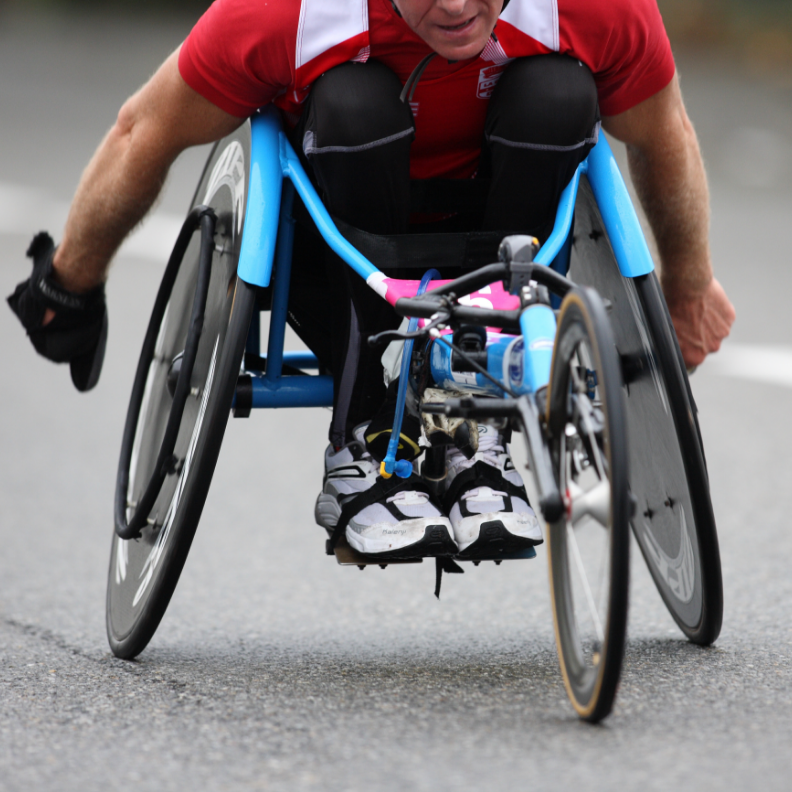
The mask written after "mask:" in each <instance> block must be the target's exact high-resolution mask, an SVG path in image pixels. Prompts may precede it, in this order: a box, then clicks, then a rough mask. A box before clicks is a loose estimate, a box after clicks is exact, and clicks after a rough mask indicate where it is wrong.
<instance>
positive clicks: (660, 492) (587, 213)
mask: <svg viewBox="0 0 792 792" xmlns="http://www.w3.org/2000/svg"><path fill="white" fill-rule="evenodd" d="M569 276H570V277H571V278H572V280H574V281H575V282H576V283H581V284H587V285H591V286H593V287H594V288H596V290H597V291H598V292H599V294H600V295H601V296H602V297H603V298H604V299H605V300H606V301H607V303H606V304H607V308H608V318H609V319H610V323H611V326H612V328H613V334H614V338H615V341H616V346H617V348H618V350H619V355H620V358H621V363H622V373H623V379H624V393H625V406H626V412H627V429H628V436H629V442H630V489H631V492H632V494H633V495H634V497H635V499H636V509H635V514H634V517H633V519H632V529H633V534H634V536H635V538H636V540H637V541H638V545H639V547H640V548H641V553H642V555H643V557H644V559H645V561H646V564H647V566H648V568H649V572H650V573H651V575H652V578H653V580H654V582H655V585H656V587H657V590H658V592H659V593H660V596H661V597H662V599H663V601H664V602H665V604H666V607H667V608H668V610H669V613H670V614H671V616H672V617H673V618H674V620H675V621H676V623H677V625H679V628H680V629H681V630H682V632H683V633H684V634H685V635H686V636H687V637H688V638H689V639H690V640H691V641H692V642H694V643H697V644H700V645H709V644H711V643H712V642H713V641H715V639H716V638H717V637H718V635H719V634H720V629H721V624H722V620H723V583H722V577H721V564H720V551H719V548H718V536H717V530H716V526H715V518H714V515H713V511H712V503H711V500H710V489H709V480H708V476H707V469H706V463H705V458H704V449H703V446H702V443H701V435H700V432H699V427H698V420H697V417H696V405H695V402H694V400H693V396H692V393H691V391H690V384H689V382H688V378H687V372H686V371H685V368H684V366H683V365H682V362H681V360H682V358H681V354H680V352H679V346H678V343H677V339H676V334H675V333H674V330H673V326H672V324H671V320H670V317H669V315H668V309H667V308H666V305H665V300H664V299H663V296H662V292H661V291H660V287H659V284H658V282H657V277H656V276H655V274H654V273H651V274H649V275H645V276H641V277H638V278H625V277H623V276H622V275H621V273H620V272H619V268H618V265H617V263H616V259H615V256H614V254H613V249H612V248H611V245H610V242H609V240H608V236H607V234H606V233H605V230H604V227H603V223H602V218H601V216H600V213H599V210H598V209H597V206H596V202H595V200H594V197H593V195H592V193H591V188H590V187H589V185H588V183H587V182H586V180H585V179H582V180H581V189H580V193H579V195H578V202H577V206H576V211H575V236H574V244H573V246H572V260H571V266H570V271H569Z"/></svg>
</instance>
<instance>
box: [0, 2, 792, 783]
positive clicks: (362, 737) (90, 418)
mask: <svg viewBox="0 0 792 792" xmlns="http://www.w3.org/2000/svg"><path fill="white" fill-rule="evenodd" d="M189 24H190V23H189V21H188V20H187V21H186V20H183V19H172V20H169V21H157V22H129V21H125V22H114V23H111V22H107V21H104V22H103V21H101V20H96V19H90V18H85V19H82V18H81V19H72V20H69V19H62V18H61V19H48V18H40V19H39V18H30V17H23V16H19V15H18V14H17V15H10V14H7V15H6V16H4V17H2V16H0V241H1V242H2V249H1V250H2V252H0V287H1V288H0V290H2V292H3V294H7V293H10V292H11V291H12V290H13V287H14V285H15V284H16V283H17V282H18V281H19V280H22V279H23V278H25V277H27V275H28V274H29V269H28V267H29V265H28V262H27V260H26V259H25V257H24V252H25V249H26V245H27V243H28V242H29V240H30V237H31V236H32V234H33V233H34V232H36V231H38V230H40V229H42V228H48V229H49V230H50V231H51V232H53V233H54V234H55V235H56V236H57V235H59V234H60V232H61V229H62V223H63V220H64V217H65V212H66V209H67V206H68V201H69V200H70V197H71V194H72V191H73V189H74V186H75V184H76V181H77V179H78V177H79V175H80V172H81V170H82V168H83V166H84V164H85V162H86V161H87V158H88V157H89V155H90V153H91V151H92V150H93V148H94V147H95V145H96V144H97V143H98V141H99V140H100V138H101V136H102V134H103V133H104V131H105V130H106V129H107V128H108V127H109V126H110V124H111V123H112V121H113V119H114V114H115V112H116V109H117V108H118V106H119V105H120V103H121V102H122V101H123V99H124V98H125V96H126V95H127V94H129V93H130V92H131V91H132V90H134V89H135V88H136V87H137V86H138V85H139V84H141V83H142V82H143V81H144V80H145V79H146V78H147V76H148V75H149V74H150V73H151V72H152V71H153V69H154V68H155V67H156V65H157V64H158V63H159V62H160V61H161V60H162V59H163V58H164V57H165V56H166V55H167V54H168V52H170V51H171V50H172V49H173V48H175V47H176V46H177V45H178V43H179V41H180V40H181V38H182V37H183V36H184V35H185V34H186V32H187V31H188V30H189ZM680 69H681V71H682V74H683V85H684V89H685V93H686V96H687V99H688V102H689V106H690V112H691V115H692V117H693V119H694V121H695V123H696V124H697V127H698V130H699V132H700V135H701V139H702V146H703V150H704V155H705V157H706V159H707V162H708V166H709V169H710V176H711V184H712V193H713V224H712V239H713V247H714V252H715V262H716V266H717V270H718V274H719V276H720V278H721V280H722V282H723V283H724V285H725V286H726V288H727V291H728V292H729V293H730V295H731V297H732V299H733V301H734V302H735V304H736V307H737V312H738V317H739V319H738V323H737V324H736V325H735V328H734V333H733V337H732V339H731V340H730V341H729V343H728V345H727V346H726V347H725V348H724V350H723V352H722V353H721V354H720V355H718V356H716V357H715V358H714V359H712V361H711V362H708V363H707V364H705V365H704V366H702V367H701V369H700V370H699V372H698V373H697V374H696V375H695V377H694V379H693V387H694V391H695V395H696V398H697V400H698V404H699V407H700V411H701V423H702V430H703V433H704V438H705V445H706V450H707V456H708V460H709V468H710V473H711V478H712V495H713V501H714V507H715V512H716V516H717V520H718V526H719V532H720V538H721V547H722V555H723V569H724V578H725V593H726V611H725V621H724V627H723V633H722V635H721V637H720V639H719V640H718V642H717V644H716V645H715V646H714V647H713V648H711V649H709V650H702V649H699V648H696V647H694V646H692V645H690V644H688V643H687V642H686V641H685V640H684V639H683V637H682V635H681V634H680V633H679V631H678V630H677V628H676V627H675V625H674V624H673V622H672V620H671V618H670V617H669V616H668V614H667V613H666V612H665V609H664V606H663V605H662V603H661V601H660V599H659V597H658V596H657V594H656V592H655V591H654V588H653V585H652V583H651V581H650V579H649V577H648V574H647V573H646V571H645V569H644V566H643V561H642V559H641V558H640V555H639V554H638V553H637V552H636V553H634V555H633V561H634V563H633V574H632V602H631V610H630V627H629V632H630V634H629V643H628V647H627V656H626V662H625V667H624V674H623V679H622V683H621V688H620V691H619V696H618V700H617V704H616V707H615V710H614V712H613V714H612V715H611V717H610V718H609V719H608V720H607V721H606V722H605V723H604V724H603V725H601V726H598V727H592V726H588V725H585V724H582V723H580V722H578V720H577V718H576V716H575V715H574V714H573V711H572V708H571V706H570V705H569V703H568V701H567V698H566V694H565V692H564V688H563V684H562V681H561V677H560V673H559V670H558V665H557V660H556V654H555V646H554V641H553V634H552V624H551V616H550V608H549V597H548V588H547V571H546V556H545V553H544V551H543V550H541V549H540V552H539V558H538V559H537V560H536V561H533V562H521V563H520V562H512V563H505V564H503V565H502V566H501V567H499V568H496V567H495V566H494V565H493V564H482V565H481V566H480V567H479V568H478V569H472V568H468V569H467V573H466V574H465V575H464V576H454V577H449V578H446V580H445V583H444V589H443V597H442V600H441V601H440V602H438V601H437V600H435V598H434V597H433V596H432V590H433V586H434V567H433V565H432V564H428V563H427V564H422V565H414V566H411V567H408V568H402V569H398V568H393V567H389V568H388V569H386V570H385V571H381V570H379V569H377V568H370V569H367V570H366V571H364V572H359V571H358V570H357V569H354V568H353V569H346V568H344V569H342V568H340V567H338V566H337V565H336V563H335V562H334V561H333V560H332V559H330V558H327V557H326V556H325V555H324V548H323V541H324V536H323V531H322V530H321V529H319V528H318V527H317V526H316V525H315V524H314V522H313V502H314V498H315V495H316V493H317V491H318V488H319V486H320V483H321V475H322V451H323V448H324V445H325V436H326V426H327V423H328V419H329V413H328V412H327V411H326V410H301V411H293V412H292V411H281V412H279V413H277V414H276V413H271V412H263V413H258V414H254V416H253V417H252V418H251V419H250V420H247V421H233V422H231V424H230V425H229V429H228V432H227V439H226V442H225V445H224V447H223V452H222V454H221V457H220V462H219V466H218V469H217V474H216V476H215V480H214V483H213V485H212V490H211V493H210V495H209V499H208V502H207V506H206V509H205V512H204V516H203V520H202V523H201V527H200V530H199V531H198V534H197V537H196V540H195V543H194V545H193V549H192V552H191V555H190V558H189V560H188V563H187V566H186V569H185V572H184V574H183V576H182V580H181V582H180V584H179V587H178V589H177V591H176V595H175V597H174V599H173V602H172V604H171V606H170V609H169V611H168V613H167V614H166V617H165V619H164V620H163V622H162V624H161V626H160V629H159V631H158V633H157V634H156V636H155V637H154V639H153V641H152V642H151V644H150V646H149V647H148V648H147V649H146V651H145V652H143V654H142V655H141V656H140V658H139V659H138V660H137V661H136V662H122V661H120V660H116V659H115V658H114V657H113V656H112V655H111V654H110V652H109V650H108V647H107V643H106V639H105V633H104V592H105V576H106V569H107V563H108V553H109V548H110V538H111V531H112V521H111V515H112V499H113V489H114V481H115V475H116V463H117V453H118V448H119V442H120V437H121V430H122V425H123V420H124V415H125V411H126V405H127V398H128V394H129V390H130V387H131V382H132V377H133V374H134V368H135V363H136V359H137V355H138V350H139V345H140V343H141V340H142V336H143V331H144V328H145V325H146V323H147V319H148V313H149V310H150V307H151V305H152V302H153V296H154V293H155V290H156V288H157V285H158V282H159V278H160V275H161V272H162V269H163V266H164V261H165V259H166V257H167V253H168V249H169V246H170V244H172V242H173V239H174V238H175V229H176V228H177V227H178V224H179V222H180V218H181V216H182V215H183V213H184V211H185V209H186V207H187V204H188V202H189V199H190V197H191V191H192V189H193V186H194V183H195V181H196V179H197V177H198V174H199V172H200V167H201V163H202V160H203V158H204V157H205V151H198V152H191V153H189V154H188V155H186V156H184V157H183V158H182V159H181V160H180V161H179V163H178V164H177V166H176V167H175V169H174V173H173V176H172V178H171V180H170V183H169V185H168V188H167V191H166V194H165V196H164V198H163V200H162V202H161V204H160V206H159V209H158V211H157V215H156V216H155V218H154V219H153V220H151V221H150V222H148V223H147V224H146V225H144V227H143V229H142V230H141V231H140V232H139V233H138V234H137V236H136V237H135V238H133V240H132V241H131V242H130V243H129V244H128V245H127V246H126V247H125V248H124V250H123V251H122V253H121V254H120V255H119V257H118V260H117V262H116V264H115V267H114V270H113V273H112V277H111V280H110V283H109V287H108V299H109V310H110V340H109V345H108V351H107V360H106V363H105V368H104V372H103V374H102V379H101V382H100V383H99V385H98V387H97V388H96V389H95V390H94V391H92V392H91V393H89V394H87V395H80V394H78V393H77V392H76V391H75V390H74V389H73V388H72V386H71V383H70V380H69V376H68V371H67V369H66V367H56V366H53V365H51V364H49V363H47V362H46V361H44V360H43V359H42V358H38V357H37V356H36V355H35V354H34V353H33V350H32V349H31V348H30V345H29V343H28V341H27V340H26V338H25V336H24V334H23V333H22V331H21V329H20V327H19V325H18V323H17V321H16V319H15V318H14V317H13V316H12V314H11V312H10V311H8V310H7V309H6V308H0V333H1V334H2V339H3V345H2V352H0V355H2V357H1V358H0V362H1V366H2V368H1V369H0V370H1V371H2V375H1V376H2V381H1V385H0V470H1V473H2V475H0V548H1V549H0V790H3V792H12V791H13V792H17V790H53V791H54V790H59V791H63V790H81V791H84V792H91V791H92V790H108V789H128V790H132V789H134V790H140V791H141V792H142V791H143V790H151V791H152V792H165V791H166V790H183V789H191V790H204V789H205V790H213V791H214V790H248V789H250V790H253V789H262V790H290V791H291V790H394V791H395V790H405V789H414V790H426V791H429V790H432V791H434V790H479V789H480V790H496V789H497V790H517V789H531V790H545V789H559V790H570V789H575V788H577V787H579V788H585V789H587V790H605V789H614V788H622V789H638V788H640V789H644V790H649V789H663V790H666V789H671V788H676V789H697V790H723V789H729V790H735V789H749V788H750V789H761V790H763V792H769V791H770V790H782V789H788V788H789V767H790V759H789V746H790V745H791V744H792V575H790V573H789V568H790V565H792V530H790V515H792V486H790V482H792V450H791V448H790V446H791V444H790V436H792V421H791V420H790V406H792V374H790V372H792V319H791V318H790V311H789V307H788V306H789V301H790V299H792V261H791V260H790V254H789V251H788V245H787V241H786V240H787V238H788V235H789V228H790V226H791V225H792V189H790V183H791V180H792V132H790V130H792V101H790V100H791V99H792V82H790V81H789V80H788V79H787V80H786V81H785V80H784V79H783V78H782V77H781V76H778V75H756V74H752V73H750V72H749V71H745V70H741V69H740V67H738V66H736V65H734V64H731V63H729V62H728V61H727V60H725V59H718V58H717V57H715V56H712V57H711V58H708V59H702V58H698V59H696V58H690V57H688V58H686V57H681V58H680ZM466 568H467V567H466Z"/></svg>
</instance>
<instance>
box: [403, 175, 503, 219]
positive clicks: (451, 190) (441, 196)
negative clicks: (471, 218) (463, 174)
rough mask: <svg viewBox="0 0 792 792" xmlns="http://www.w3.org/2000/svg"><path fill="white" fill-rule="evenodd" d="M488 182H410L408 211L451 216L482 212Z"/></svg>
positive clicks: (485, 203) (451, 180) (419, 180)
mask: <svg viewBox="0 0 792 792" xmlns="http://www.w3.org/2000/svg"><path fill="white" fill-rule="evenodd" d="M490 183H491V182H490V180H489V179H413V180H412V181H410V211H411V212H420V213H426V214H437V213H440V214H450V213H454V212H473V211H480V210H483V209H484V208H485V207H486V205H487V196H488V195H489V189H490Z"/></svg>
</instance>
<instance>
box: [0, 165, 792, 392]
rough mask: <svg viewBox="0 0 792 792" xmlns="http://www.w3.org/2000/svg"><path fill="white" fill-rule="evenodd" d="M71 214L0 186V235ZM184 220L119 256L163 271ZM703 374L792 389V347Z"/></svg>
mask: <svg viewBox="0 0 792 792" xmlns="http://www.w3.org/2000/svg"><path fill="white" fill-rule="evenodd" d="M68 212H69V204H68V203H66V202H65V201H58V200H56V199H54V198H53V197H52V196H50V195H48V194H47V193H45V192H44V191H42V190H35V189H32V188H30V187H25V186H23V185H20V184H11V183H8V182H1V181H0V234H21V235H23V236H26V237H28V236H30V237H32V236H33V234H35V233H36V232H37V231H41V230H42V229H48V230H49V231H50V233H52V234H53V236H56V237H57V236H58V235H59V234H60V232H61V230H62V228H63V224H64V223H65V222H66V216H67V214H68ZM183 219H184V218H182V217H178V216H176V215H171V214H166V213H164V212H155V213H154V214H153V215H151V217H149V218H148V219H147V220H146V221H145V222H144V223H143V225H141V226H140V227H139V228H138V229H136V230H135V231H134V232H133V233H132V235H131V236H130V237H129V239H127V241H126V242H125V243H124V244H123V246H122V247H121V250H120V252H119V254H118V255H119V256H128V257H131V258H137V259H144V260H146V261H153V262H155V263H160V264H162V265H163V266H164V265H165V263H166V262H167V260H168V256H169V255H170V252H171V249H172V248H173V244H174V242H175V241H176V237H177V236H178V234H179V230H180V229H181V226H182V222H183ZM702 371H703V372H706V373H708V374H714V375H716V376H722V377H734V378H737V379H745V380H751V381H753V382H763V383H768V384H771V385H781V386H782V387H786V388H792V347H788V346H780V345H775V346H774V345H770V344H767V345H765V344H736V343H731V342H728V341H727V342H726V343H725V344H724V345H723V347H722V348H721V350H720V352H718V353H717V354H715V355H711V356H710V357H708V358H707V360H706V362H705V363H704V366H702Z"/></svg>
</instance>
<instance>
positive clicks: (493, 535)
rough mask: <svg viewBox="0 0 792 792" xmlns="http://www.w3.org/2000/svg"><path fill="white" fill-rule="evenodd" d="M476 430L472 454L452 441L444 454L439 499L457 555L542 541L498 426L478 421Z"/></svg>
mask: <svg viewBox="0 0 792 792" xmlns="http://www.w3.org/2000/svg"><path fill="white" fill-rule="evenodd" d="M478 432H479V445H478V451H477V452H476V454H475V455H474V456H473V458H472V459H467V458H465V456H464V454H462V453H461V452H460V451H458V450H457V449H456V448H455V447H454V446H449V450H448V452H447V455H446V465H447V467H448V475H447V478H446V486H447V490H446V494H445V497H444V505H445V507H446V513H447V514H448V516H449V517H450V519H451V525H452V526H453V529H454V539H455V540H456V543H457V545H458V546H459V555H461V556H464V557H471V558H475V557H477V556H478V557H482V556H484V557H490V556H497V555H500V554H502V553H512V552H515V551H518V550H524V549H525V548H527V547H533V546H534V545H537V544H541V543H542V542H543V541H544V540H543V539H542V529H541V528H540V526H539V520H538V519H537V517H536V514H535V512H534V510H533V509H532V508H531V507H530V506H529V505H528V494H527V493H526V491H525V486H524V485H523V482H522V478H521V477H520V474H519V473H518V472H517V470H516V469H515V467H514V465H513V464H512V461H511V457H510V456H509V453H508V450H507V449H506V448H505V447H504V443H503V440H502V438H501V436H500V434H499V433H498V430H497V429H495V428H494V427H492V426H488V425H487V424H479V426H478Z"/></svg>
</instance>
